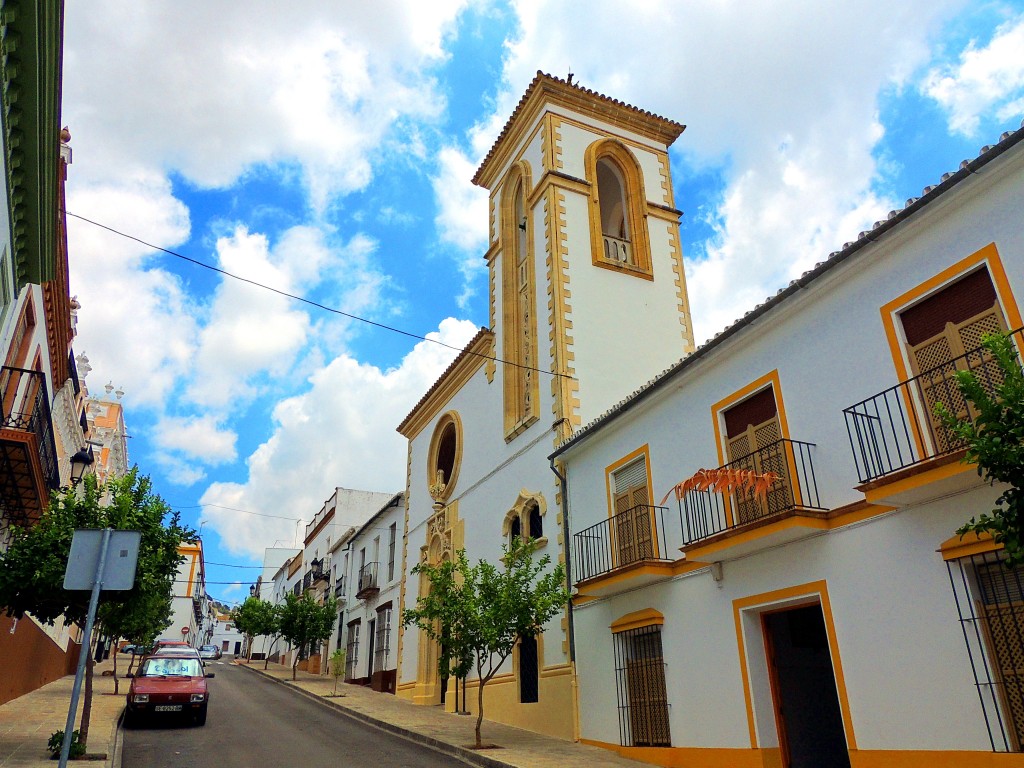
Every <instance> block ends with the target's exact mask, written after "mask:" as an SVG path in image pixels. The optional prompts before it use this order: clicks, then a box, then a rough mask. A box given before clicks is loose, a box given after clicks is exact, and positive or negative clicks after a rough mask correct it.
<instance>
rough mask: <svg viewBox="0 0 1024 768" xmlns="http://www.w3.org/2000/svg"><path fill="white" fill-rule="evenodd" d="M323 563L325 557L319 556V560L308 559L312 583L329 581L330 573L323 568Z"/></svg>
mask: <svg viewBox="0 0 1024 768" xmlns="http://www.w3.org/2000/svg"><path fill="white" fill-rule="evenodd" d="M325 563H326V558H323V557H321V558H320V559H319V560H310V562H309V572H310V573H311V574H312V577H313V583H314V584H315V583H316V582H318V581H330V575H329V574H328V573H327V570H326V569H325V568H324V564H325Z"/></svg>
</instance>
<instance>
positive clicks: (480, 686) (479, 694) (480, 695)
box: [455, 669, 487, 749]
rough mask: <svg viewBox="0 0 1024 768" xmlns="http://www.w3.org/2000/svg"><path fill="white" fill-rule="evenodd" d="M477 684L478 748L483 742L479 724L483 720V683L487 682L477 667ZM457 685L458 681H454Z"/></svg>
mask: <svg viewBox="0 0 1024 768" xmlns="http://www.w3.org/2000/svg"><path fill="white" fill-rule="evenodd" d="M476 674H477V682H478V683H479V684H478V685H477V689H476V707H477V710H476V748H477V749H480V748H481V747H482V746H483V742H482V741H481V740H480V726H481V725H482V724H483V722H484V684H485V683H486V682H487V681H486V680H484V676H483V674H482V671H481V670H480V669H477V673H476ZM455 684H456V685H458V684H459V683H458V681H456V683H455Z"/></svg>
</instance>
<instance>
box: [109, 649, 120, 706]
mask: <svg viewBox="0 0 1024 768" xmlns="http://www.w3.org/2000/svg"><path fill="white" fill-rule="evenodd" d="M110 651H111V653H113V654H114V695H115V696H117V694H118V693H120V691H119V690H118V685H117V643H114V647H113V648H111V649H110Z"/></svg>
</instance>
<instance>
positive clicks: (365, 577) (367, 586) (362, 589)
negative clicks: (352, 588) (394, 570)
mask: <svg viewBox="0 0 1024 768" xmlns="http://www.w3.org/2000/svg"><path fill="white" fill-rule="evenodd" d="M377 589H378V586H377V563H367V564H366V565H364V566H363V567H362V568H360V569H359V589H358V590H357V591H356V597H363V596H364V595H366V594H369V593H370V592H372V591H375V590H377Z"/></svg>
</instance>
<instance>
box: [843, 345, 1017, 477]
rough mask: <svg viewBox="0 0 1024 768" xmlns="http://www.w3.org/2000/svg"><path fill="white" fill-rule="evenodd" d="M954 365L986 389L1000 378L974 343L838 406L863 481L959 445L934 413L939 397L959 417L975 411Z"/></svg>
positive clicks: (996, 368) (970, 417) (969, 416)
mask: <svg viewBox="0 0 1024 768" xmlns="http://www.w3.org/2000/svg"><path fill="white" fill-rule="evenodd" d="M1022 333H1024V331H1022V329H1018V330H1016V331H1013V333H1012V334H1011V338H1013V340H1014V341H1015V343H1016V346H1017V349H1018V350H1019V349H1021V347H1022V344H1024V335H1022ZM957 371H972V372H973V373H974V374H975V376H976V377H977V380H978V382H979V383H980V384H981V385H982V387H984V388H985V389H986V390H987V391H989V392H991V391H992V390H993V389H995V387H996V386H998V385H999V384H1000V383H1001V382H1002V380H1003V377H1002V371H1001V369H1000V368H999V366H998V364H997V363H996V362H995V361H994V360H993V359H992V356H991V355H990V354H989V353H988V351H987V350H985V349H984V348H983V347H978V348H977V349H973V350H971V351H970V352H967V353H966V354H963V355H961V356H959V357H957V358H954V359H952V360H950V361H949V362H947V363H944V364H943V365H940V366H937V367H936V368H932V369H931V370H928V371H925V372H924V373H922V374H920V375H918V376H915V377H914V378H912V379H908V380H907V381H903V382H900V383H899V384H897V385H896V386H894V387H890V388H889V389H887V390H885V391H884V392H880V393H879V394H877V395H875V396H874V397H869V398H868V399H867V400H862V401H861V402H859V403H857V404H855V405H851V406H850V407H849V408H845V409H843V414H844V415H845V416H846V429H847V432H848V433H849V435H850V448H851V449H852V450H853V459H854V462H855V463H856V465H857V477H859V478H860V481H861V482H862V483H867V482H871V481H872V480H876V479H878V478H880V477H884V476H885V475H888V474H890V473H892V472H897V471H899V470H901V469H905V468H907V467H911V466H913V465H915V464H920V463H921V462H924V461H928V460H929V459H934V458H936V457H939V456H943V455H945V454H948V453H953V452H954V451H957V450H960V449H961V448H963V447H964V444H963V443H962V442H961V441H960V440H958V439H957V437H956V436H955V435H954V434H952V433H951V432H950V431H949V430H947V429H946V428H945V427H944V426H942V423H941V422H940V420H939V419H938V417H937V416H936V415H935V406H936V405H937V404H938V403H942V404H944V405H945V406H946V407H947V408H948V409H949V410H950V411H951V412H952V413H954V414H956V415H957V416H959V417H960V418H961V419H967V420H973V419H974V418H975V417H976V413H975V412H974V409H973V408H971V407H969V406H968V404H967V402H966V401H965V400H964V397H963V395H961V394H960V389H959V387H958V386H957V383H956V377H955V373H956V372H957Z"/></svg>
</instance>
